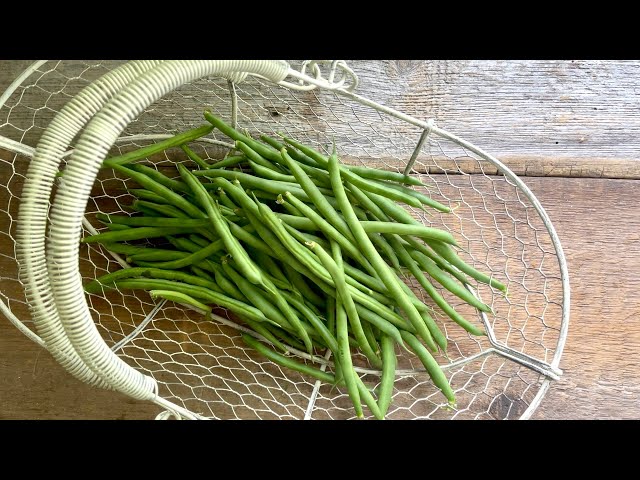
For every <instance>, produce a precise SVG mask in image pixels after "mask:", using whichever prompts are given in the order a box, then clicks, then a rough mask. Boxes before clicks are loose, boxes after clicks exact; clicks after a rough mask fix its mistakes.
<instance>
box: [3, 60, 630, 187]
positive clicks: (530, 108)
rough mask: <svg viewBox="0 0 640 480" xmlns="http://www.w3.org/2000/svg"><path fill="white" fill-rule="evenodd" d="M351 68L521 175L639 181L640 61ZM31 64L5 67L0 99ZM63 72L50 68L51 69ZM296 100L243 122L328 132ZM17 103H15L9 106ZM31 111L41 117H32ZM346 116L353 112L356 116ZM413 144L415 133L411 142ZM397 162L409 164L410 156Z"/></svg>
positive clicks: (365, 85)
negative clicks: (303, 121) (285, 124)
mask: <svg viewBox="0 0 640 480" xmlns="http://www.w3.org/2000/svg"><path fill="white" fill-rule="evenodd" d="M89 63H90V64H95V63H96V62H89ZM350 63H351V65H352V67H353V69H354V70H355V71H356V72H357V73H358V75H359V76H360V79H361V85H360V87H359V90H358V93H360V94H361V95H363V96H365V97H369V98H372V99H373V100H376V101H378V102H381V103H383V104H386V105H388V106H391V107H394V108H396V109H399V110H401V111H403V112H405V113H408V114H410V115H413V116H416V117H418V118H421V119H428V118H434V119H435V120H436V122H437V124H438V125H439V126H441V127H444V128H446V129H448V130H450V131H451V132H453V133H455V134H457V135H458V136H460V137H462V138H464V139H466V140H469V141H471V142H473V143H475V144H476V145H478V146H480V147H481V148H483V149H484V150H485V151H487V152H489V153H491V154H493V155H494V156H496V157H497V158H499V159H501V160H503V161H505V163H506V164H507V165H508V166H509V167H510V168H512V169H513V170H514V171H515V172H516V173H518V174H523V175H530V176H538V175H552V176H589V177H608V178H638V177H639V176H640V172H639V170H638V169H639V167H638V166H637V165H638V163H639V162H638V160H640V156H639V153H638V152H640V144H639V140H638V138H640V115H639V114H638V111H640V109H639V107H640V88H638V87H640V75H639V74H640V62H638V61H594V60H589V61H578V60H576V61H557V60H549V61H547V60H544V61H543V60H539V61H518V60H509V61H466V60H465V61H443V60H438V61H395V60H389V61H368V60H367V61H364V60H354V61H351V62H350ZM27 64H28V62H17V61H13V62H12V61H9V62H7V61H4V62H2V64H0V91H1V90H3V89H4V87H5V86H6V85H8V84H9V83H10V81H11V80H12V79H13V78H15V76H16V74H17V73H18V72H20V71H21V70H22V68H24V66H25V65H27ZM54 65H55V64H47V66H46V68H45V67H43V70H47V69H49V68H51V67H52V66H54ZM87 66H88V65H85V64H82V63H77V64H74V65H72V66H71V67H69V71H68V72H66V76H64V77H61V76H59V75H58V74H56V73H50V74H47V75H45V76H44V77H43V78H42V79H41V80H39V82H38V85H37V87H34V88H31V89H28V90H26V91H25V92H24V97H23V98H22V99H21V101H20V102H18V104H17V105H14V106H13V109H12V111H11V115H10V120H9V124H7V125H3V122H5V120H4V119H5V118H6V117H5V115H6V114H5V112H4V111H0V134H3V135H8V136H11V137H12V138H14V137H16V136H17V137H20V136H22V135H23V134H24V132H22V131H21V130H16V129H15V128H14V127H13V126H12V125H16V126H20V128H22V129H25V128H30V130H29V131H28V132H27V133H26V134H24V135H26V137H25V138H27V139H28V138H31V137H32V136H34V135H35V136H37V135H39V133H40V132H42V129H43V128H44V127H45V126H46V123H47V121H48V120H47V119H48V118H50V117H51V115H53V110H55V109H56V108H59V104H60V101H66V99H67V98H68V97H66V96H64V95H62V96H59V95H55V96H53V97H52V98H48V97H49V95H50V92H57V91H58V90H60V88H62V87H63V86H64V92H65V93H67V92H72V91H73V89H74V88H78V86H79V85H83V84H84V83H83V81H82V80H81V78H80V77H82V78H84V77H91V78H95V77H96V76H97V75H99V74H100V73H103V72H104V71H105V70H104V69H103V68H93V69H92V70H89V71H86V72H85V69H86V68H87ZM249 90H251V89H250V88H247V92H248V91H249ZM194 95H195V96H196V97H197V99H196V97H194ZM225 95H226V94H225V91H224V89H223V88H222V87H218V88H217V89H212V91H211V100H207V101H211V102H213V103H212V104H219V105H226V103H228V102H227V101H226V100H225V99H224V96H225ZM281 96H282V95H281ZM285 97H286V96H285ZM202 98H204V97H203V93H202V91H201V90H196V89H194V88H190V87H185V88H183V89H182V90H181V93H180V95H179V96H177V97H176V98H175V99H173V100H171V101H166V102H159V103H158V104H157V105H155V106H154V110H153V111H152V112H150V113H149V114H148V116H147V120H148V124H149V128H152V127H153V125H156V127H155V128H156V130H155V131H156V133H157V132H160V133H162V132H163V130H164V128H165V125H164V123H163V122H164V120H163V119H170V120H171V122H174V124H177V125H179V124H181V122H185V123H191V122H193V121H195V120H194V119H196V118H201V117H200V115H199V113H198V112H199V111H200V109H201V105H200V103H201V101H202V100H201V99H202ZM206 98H209V97H206ZM287 98H288V97H287ZM287 98H284V97H283V98H273V97H271V98H266V97H263V96H261V95H255V96H246V95H245V96H244V97H243V99H244V101H245V102H246V104H245V103H243V104H242V105H241V107H240V108H241V111H242V112H243V113H242V115H244V116H242V115H241V118H240V120H241V121H242V120H244V121H247V120H250V121H251V122H254V126H255V125H261V123H260V122H263V123H264V122H267V121H271V122H273V121H277V120H279V121H283V122H287V121H292V122H293V123H294V124H295V123H296V121H297V119H296V118H294V117H296V116H298V115H300V116H305V117H306V118H307V119H308V120H309V121H311V122H312V123H313V124H314V128H316V129H317V130H318V131H320V132H323V131H324V130H323V128H324V127H323V124H322V122H320V121H316V120H314V119H315V116H316V115H324V116H325V118H327V115H326V114H328V112H326V111H325V108H324V107H323V106H322V105H317V103H310V104H309V105H306V104H305V103H304V102H305V101H313V102H317V100H316V99H315V97H313V94H309V95H307V96H305V95H300V97H299V98H300V99H301V100H302V102H303V103H301V104H296V105H291V106H289V105H288V104H287V102H288V101H289V100H288V99H287ZM198 99H200V100H198ZM59 100H60V101H59ZM194 102H195V103H194ZM225 102H226V103H225ZM14 103H16V102H14V100H11V101H10V102H9V104H8V105H13V104H14ZM31 104H32V105H34V106H35V109H34V107H32V108H29V106H30V105H31ZM45 104H46V106H45ZM176 108H178V109H179V110H178V111H176ZM221 108H222V107H221ZM224 108H226V107H224ZM224 108H223V109H224ZM3 110H6V108H5V109H3ZM344 111H345V112H347V113H348V111H349V108H348V107H345V108H344ZM176 112H177V113H176ZM358 116H359V118H361V120H362V121H363V122H365V123H373V124H375V123H376V121H377V120H376V117H375V115H374V114H373V113H372V112H368V111H366V110H362V111H360V110H359V111H358ZM176 122H177V123H176ZM300 125H302V124H300ZM244 126H247V127H251V125H246V124H245V125H244ZM134 127H135V128H139V127H140V125H137V126H134ZM307 127H308V124H307ZM145 128H146V127H145ZM324 133H327V132H326V131H325V132H324ZM328 133H332V132H328ZM339 134H340V132H337V134H336V135H337V136H338V137H339V136H340V135H339ZM352 134H353V132H352ZM413 136H414V132H412V133H411V134H410V135H409V137H411V138H413ZM34 138H35V137H34ZM415 140H416V141H417V136H416V139H415ZM386 148H387V150H389V149H392V148H393V146H387V147H386ZM389 153H392V154H394V153H395V154H397V155H400V156H401V157H403V156H405V155H406V152H405V151H404V150H402V151H396V152H393V151H391V152H389ZM532 159H535V160H532Z"/></svg>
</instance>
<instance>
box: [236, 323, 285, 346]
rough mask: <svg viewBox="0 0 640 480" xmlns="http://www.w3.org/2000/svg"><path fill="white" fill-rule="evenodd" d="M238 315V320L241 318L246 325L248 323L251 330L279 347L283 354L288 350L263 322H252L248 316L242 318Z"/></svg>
mask: <svg viewBox="0 0 640 480" xmlns="http://www.w3.org/2000/svg"><path fill="white" fill-rule="evenodd" d="M238 317H239V318H240V320H242V321H243V322H245V323H246V324H247V325H249V327H250V328H251V330H253V331H254V332H256V333H259V334H260V335H262V336H263V337H264V338H265V340H267V341H268V342H271V344H272V345H273V346H274V347H276V348H279V349H280V350H282V351H283V352H284V353H285V354H286V353H288V352H289V349H288V348H287V347H286V346H285V345H284V344H283V343H282V342H281V341H280V340H278V338H277V337H276V336H275V335H274V334H273V333H271V331H270V330H269V329H268V328H267V327H266V325H265V324H262V323H259V322H254V321H252V320H249V319H248V318H244V317H242V316H240V315H238Z"/></svg>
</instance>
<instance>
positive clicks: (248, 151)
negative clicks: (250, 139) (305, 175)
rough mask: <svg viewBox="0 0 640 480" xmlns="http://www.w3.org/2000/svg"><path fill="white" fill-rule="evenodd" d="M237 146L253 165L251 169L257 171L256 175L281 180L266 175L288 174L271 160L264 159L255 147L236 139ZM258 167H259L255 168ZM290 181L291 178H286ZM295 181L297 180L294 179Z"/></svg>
mask: <svg viewBox="0 0 640 480" xmlns="http://www.w3.org/2000/svg"><path fill="white" fill-rule="evenodd" d="M236 148H237V149H239V150H241V151H242V152H243V153H244V154H245V155H246V156H247V160H248V162H249V165H250V166H251V170H253V171H254V172H255V174H256V175H258V176H259V177H263V178H271V179H272V180H280V179H279V178H272V177H266V176H263V174H265V175H274V176H275V177H279V176H285V177H286V176H287V175H284V174H283V173H282V170H280V169H279V168H278V167H277V166H275V165H274V164H273V163H271V162H270V161H269V160H266V159H264V158H263V157H262V156H261V155H260V154H259V153H257V152H256V151H255V150H254V149H252V148H251V147H250V146H249V145H247V144H246V143H244V142H241V141H236ZM254 167H257V168H254ZM284 181H290V180H284ZM294 181H295V180H294Z"/></svg>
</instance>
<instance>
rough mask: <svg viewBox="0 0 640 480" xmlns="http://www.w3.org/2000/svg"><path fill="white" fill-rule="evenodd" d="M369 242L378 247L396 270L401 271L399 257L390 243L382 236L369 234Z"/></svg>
mask: <svg viewBox="0 0 640 480" xmlns="http://www.w3.org/2000/svg"><path fill="white" fill-rule="evenodd" d="M367 235H368V237H369V240H371V243H373V244H375V245H376V246H377V247H378V251H379V252H381V253H382V254H384V256H385V257H386V258H387V259H388V260H389V262H390V263H391V266H392V267H393V269H394V270H396V271H399V270H400V262H399V261H398V256H397V255H396V252H394V251H393V248H391V245H389V242H387V240H386V239H385V238H384V237H383V236H382V235H378V234H377V233H367Z"/></svg>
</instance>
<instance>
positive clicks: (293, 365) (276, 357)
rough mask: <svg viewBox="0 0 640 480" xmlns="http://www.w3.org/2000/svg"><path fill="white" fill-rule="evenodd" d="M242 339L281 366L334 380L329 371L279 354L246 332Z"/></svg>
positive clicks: (330, 381)
mask: <svg viewBox="0 0 640 480" xmlns="http://www.w3.org/2000/svg"><path fill="white" fill-rule="evenodd" d="M242 340H243V341H244V342H245V343H246V344H247V345H248V346H249V347H251V348H253V349H254V350H256V351H257V352H258V353H260V354H262V355H264V356H265V357H267V358H268V359H269V360H272V361H273V362H275V363H277V364H278V365H280V366H282V367H285V368H290V369H291V370H295V371H297V372H300V373H303V374H305V375H309V376H311V377H314V378H317V379H318V380H321V381H323V382H327V383H334V381H335V377H334V376H333V375H331V374H330V373H326V372H323V371H322V370H320V369H317V368H314V367H310V366H308V365H304V364H301V363H298V362H296V361H295V360H292V359H290V358H288V357H285V356H284V355H280V354H279V353H276V352H274V351H273V350H271V349H269V348H267V347H266V346H265V345H263V344H262V343H260V342H258V341H257V340H255V339H254V338H253V337H251V336H250V335H247V334H246V333H243V334H242Z"/></svg>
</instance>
